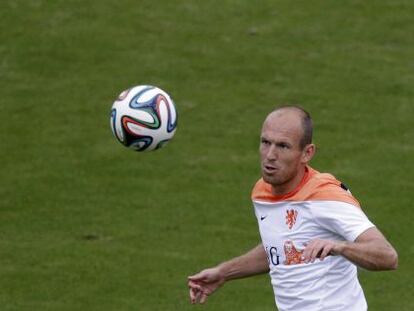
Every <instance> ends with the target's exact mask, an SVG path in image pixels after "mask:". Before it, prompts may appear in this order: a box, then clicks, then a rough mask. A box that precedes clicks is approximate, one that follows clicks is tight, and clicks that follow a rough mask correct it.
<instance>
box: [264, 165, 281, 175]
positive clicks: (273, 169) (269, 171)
mask: <svg viewBox="0 0 414 311" xmlns="http://www.w3.org/2000/svg"><path fill="white" fill-rule="evenodd" d="M277 170H278V168H277V167H276V166H274V165H269V164H263V172H264V173H265V174H273V173H275V172H276V171H277Z"/></svg>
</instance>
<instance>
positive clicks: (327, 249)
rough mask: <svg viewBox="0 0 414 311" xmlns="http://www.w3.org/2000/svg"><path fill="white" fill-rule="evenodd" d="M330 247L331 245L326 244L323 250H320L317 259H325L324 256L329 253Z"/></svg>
mask: <svg viewBox="0 0 414 311" xmlns="http://www.w3.org/2000/svg"><path fill="white" fill-rule="evenodd" d="M331 249H332V246H326V247H325V248H324V249H323V250H322V252H321V254H320V256H319V259H320V260H321V261H322V260H324V259H325V257H326V256H328V255H329V253H330V252H331Z"/></svg>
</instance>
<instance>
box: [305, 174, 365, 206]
mask: <svg viewBox="0 0 414 311" xmlns="http://www.w3.org/2000/svg"><path fill="white" fill-rule="evenodd" d="M314 172H315V173H314V174H313V176H312V177H311V178H310V179H309V182H308V183H307V184H306V185H305V187H306V188H307V189H304V190H305V192H306V201H337V202H344V203H348V204H352V205H355V206H358V207H360V204H359V202H358V200H357V199H355V197H354V196H353V195H352V193H351V192H350V191H349V189H348V187H347V186H345V184H343V183H342V182H341V181H339V180H338V179H336V177H335V176H333V175H332V174H329V173H320V172H317V171H314Z"/></svg>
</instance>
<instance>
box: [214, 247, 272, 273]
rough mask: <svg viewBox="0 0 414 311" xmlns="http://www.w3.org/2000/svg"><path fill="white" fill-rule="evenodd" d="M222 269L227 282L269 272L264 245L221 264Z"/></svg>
mask: <svg viewBox="0 0 414 311" xmlns="http://www.w3.org/2000/svg"><path fill="white" fill-rule="evenodd" d="M218 268H219V269H220V271H221V273H222V275H223V277H224V279H225V280H226V281H229V280H233V279H240V278H244V277H249V276H253V275H256V274H262V273H266V272H268V271H269V264H268V261H267V257H266V253H265V251H264V248H263V245H262V244H259V245H258V246H256V247H255V248H253V249H252V250H250V251H249V252H247V253H246V254H244V255H242V256H239V257H236V258H233V259H231V260H229V261H226V262H223V263H221V264H220V265H219V266H218Z"/></svg>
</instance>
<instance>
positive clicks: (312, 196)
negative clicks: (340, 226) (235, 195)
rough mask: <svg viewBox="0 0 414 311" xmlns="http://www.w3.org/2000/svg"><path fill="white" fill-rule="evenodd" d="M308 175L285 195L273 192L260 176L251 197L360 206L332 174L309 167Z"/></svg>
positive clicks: (274, 200) (257, 199)
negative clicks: (334, 202) (333, 202)
mask: <svg viewBox="0 0 414 311" xmlns="http://www.w3.org/2000/svg"><path fill="white" fill-rule="evenodd" d="M307 169H308V175H307V177H306V179H305V180H304V181H303V183H301V184H300V185H299V186H298V188H297V189H295V190H294V191H293V192H292V193H289V194H287V195H284V196H276V195H274V194H273V193H272V186H271V185H270V184H268V183H266V182H265V181H264V180H263V178H260V179H259V180H258V181H257V182H256V184H255V185H254V187H253V190H252V194H251V197H252V199H253V200H256V201H265V202H275V203H276V202H278V201H338V202H344V203H349V204H352V205H355V206H358V207H359V206H360V205H359V202H358V201H357V200H356V199H355V198H354V197H353V196H352V194H351V192H350V191H349V190H348V189H347V188H346V187H345V185H344V184H342V183H341V182H340V181H339V180H337V179H336V178H335V177H334V176H333V175H332V174H329V173H320V172H318V171H316V170H314V169H313V168H311V167H308V168H307Z"/></svg>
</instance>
